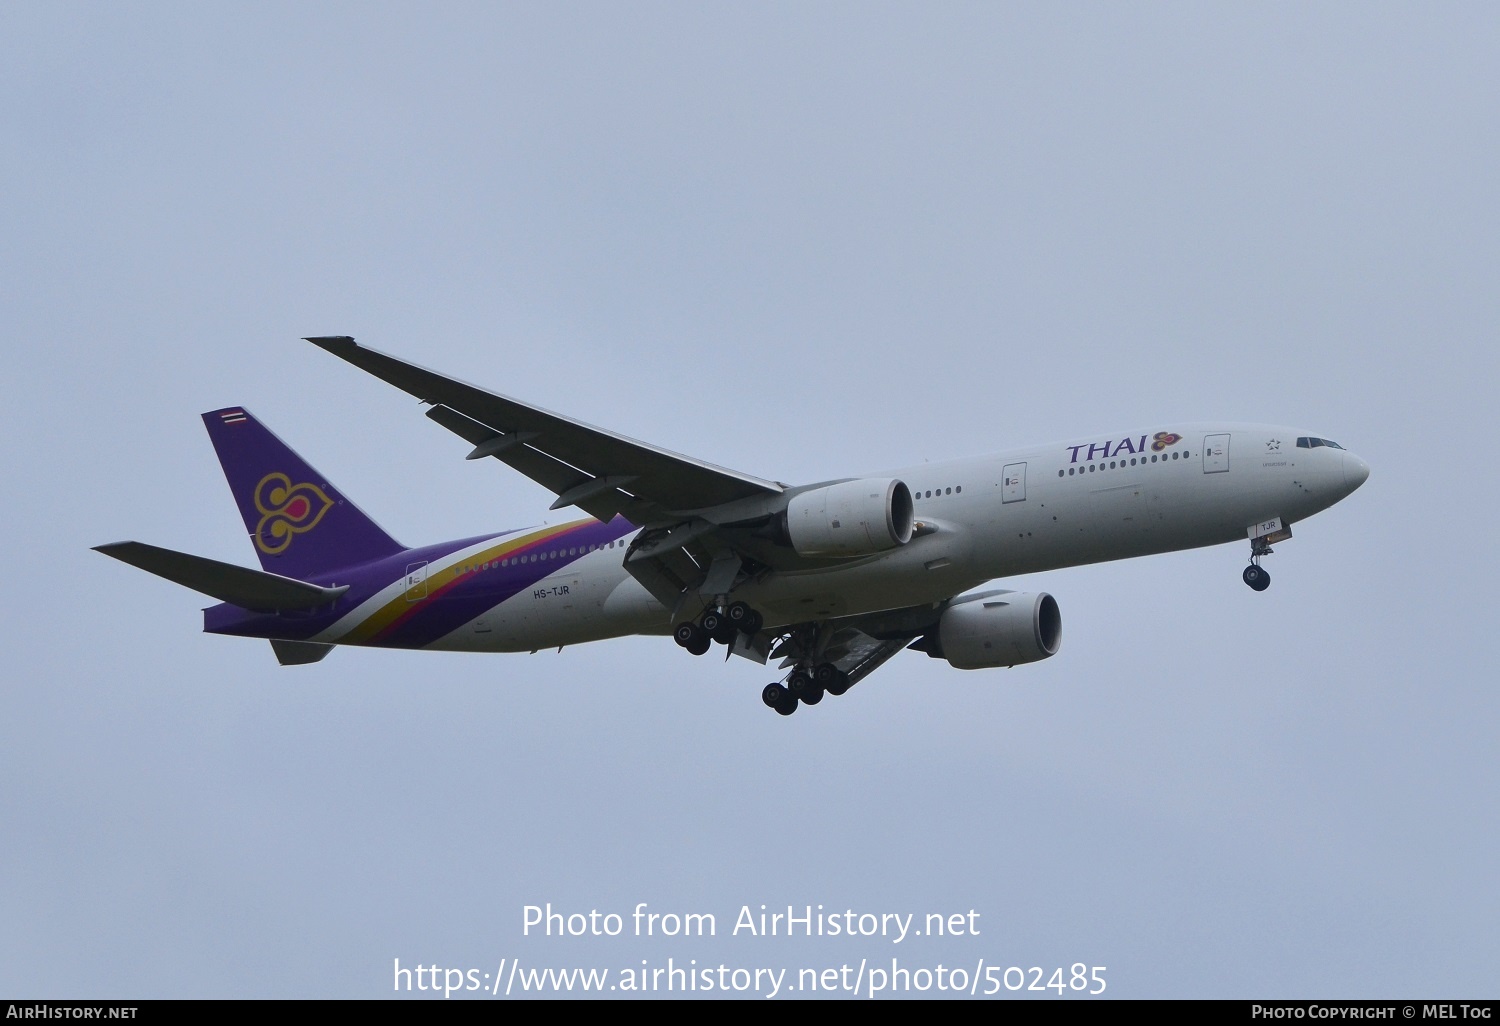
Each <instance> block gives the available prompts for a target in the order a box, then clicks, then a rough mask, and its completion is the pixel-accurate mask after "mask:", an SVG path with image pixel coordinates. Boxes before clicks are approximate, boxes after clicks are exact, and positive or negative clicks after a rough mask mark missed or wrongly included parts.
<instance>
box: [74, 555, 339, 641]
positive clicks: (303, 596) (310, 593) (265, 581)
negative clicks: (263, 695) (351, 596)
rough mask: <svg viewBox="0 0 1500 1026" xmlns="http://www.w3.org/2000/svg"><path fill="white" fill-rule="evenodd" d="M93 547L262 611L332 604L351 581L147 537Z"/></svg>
mask: <svg viewBox="0 0 1500 1026" xmlns="http://www.w3.org/2000/svg"><path fill="white" fill-rule="evenodd" d="M94 551H95V552H102V553H104V554H105V555H106V556H113V557H114V558H116V559H118V560H120V561H121V562H122V563H129V564H130V565H131V566H134V567H139V568H140V569H142V570H145V571H146V572H147V573H152V574H155V575H156V576H158V577H165V578H166V579H167V580H169V581H171V582H172V583H174V584H180V585H182V586H183V587H185V588H192V589H193V590H194V591H197V592H202V593H203V594H204V595H208V596H210V597H212V598H216V599H218V600H219V601H220V602H228V603H230V604H231V605H236V606H241V607H243V608H245V609H253V610H256V611H258V612H273V611H277V610H291V609H315V608H317V607H318V606H326V605H328V603H330V602H332V601H333V600H334V599H336V598H338V597H339V596H340V595H342V594H344V592H346V591H348V590H349V586H348V585H347V584H346V585H344V586H342V587H339V588H320V587H319V586H318V585H316V584H308V583H306V582H305V581H298V580H293V579H292V578H290V577H282V576H281V575H279V574H268V573H265V572H263V571H260V570H251V569H249V568H247V567H243V566H235V565H234V564H233V563H220V562H219V561H218V560H216V559H205V558H204V557H203V556H191V555H189V554H187V553H186V552H176V551H173V550H172V549H163V548H158V547H157V546H155V545H146V544H144V543H142V542H135V541H126V542H112V543H110V544H108V545H95V546H94ZM283 661H284V660H283Z"/></svg>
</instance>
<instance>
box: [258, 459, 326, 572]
mask: <svg viewBox="0 0 1500 1026" xmlns="http://www.w3.org/2000/svg"><path fill="white" fill-rule="evenodd" d="M255 508H256V510H257V511H258V512H259V513H260V515H261V517H260V522H259V523H258V524H256V525H255V546H256V548H258V549H260V551H262V552H264V553H266V554H267V555H270V556H274V555H277V554H278V553H281V552H284V551H286V547H287V546H288V545H290V544H291V543H292V536H293V535H297V534H302V533H303V532H304V531H311V530H312V529H313V528H314V527H317V526H318V521H319V520H322V519H323V514H324V513H327V512H328V511H329V510H330V509H331V508H333V500H332V499H330V498H329V497H328V495H327V494H326V493H325V492H324V491H323V489H321V488H319V487H318V486H317V485H315V484H308V483H306V482H304V483H302V484H295V485H294V484H292V479H291V478H289V477H287V476H286V475H285V474H281V473H273V474H267V475H266V476H265V477H263V478H261V479H260V484H258V485H256V486H255Z"/></svg>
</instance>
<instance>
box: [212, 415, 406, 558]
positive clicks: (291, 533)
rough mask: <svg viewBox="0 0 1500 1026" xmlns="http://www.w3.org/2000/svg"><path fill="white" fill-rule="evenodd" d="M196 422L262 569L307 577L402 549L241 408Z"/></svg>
mask: <svg viewBox="0 0 1500 1026" xmlns="http://www.w3.org/2000/svg"><path fill="white" fill-rule="evenodd" d="M203 424H204V426H205V427H207V428H208V437H209V438H210V439H212V440H213V443H214V451H215V452H217V453H218V454H219V464H220V465H221V466H222V467H223V468H224V476H225V477H226V478H228V479H229V489H230V491H232V492H233V493H234V501H235V503H236V504H237V505H238V506H239V507H240V516H242V517H244V518H245V529H246V530H248V531H249V532H250V540H251V541H252V542H254V543H255V552H256V555H258V556H260V565H261V566H262V567H263V568H264V569H265V570H267V571H268V572H270V573H275V574H281V575H283V576H285V577H295V578H297V579H298V580H307V579H309V578H311V577H316V576H318V575H319V574H322V573H324V572H326V571H329V570H337V569H340V568H342V567H347V566H353V565H355V564H357V563H366V562H370V561H371V560H376V559H380V558H382V557H384V556H390V555H394V554H395V553H397V552H400V551H402V549H403V548H404V546H402V545H400V544H398V543H397V542H396V540H395V539H393V538H392V537H391V536H390V535H388V534H386V533H385V532H384V531H382V530H381V529H380V526H379V525H378V524H376V523H375V521H373V520H371V519H370V518H369V517H367V516H365V515H364V513H362V512H361V511H360V509H359V507H358V506H356V505H354V503H352V502H350V501H349V500H348V499H346V498H344V496H343V495H341V494H340V493H339V491H338V490H337V489H336V488H334V487H333V485H331V484H329V483H328V479H327V478H325V477H323V475H321V474H319V473H318V472H317V471H316V470H314V469H313V468H312V467H310V466H308V465H307V463H306V462H305V461H304V460H303V459H302V457H300V456H298V455H297V454H296V453H294V452H292V450H291V449H290V448H288V447H287V445H286V443H285V442H283V441H282V440H281V439H279V438H277V437H276V436H275V435H273V434H272V433H271V432H270V431H268V430H266V428H265V426H264V425H262V424H261V423H260V421H258V420H256V419H255V418H254V417H252V416H251V415H250V413H249V412H248V411H247V410H246V409H245V408H244V407H242V406H232V407H229V408H228V409H224V410H214V411H213V412H212V413H205V414H204V415H203Z"/></svg>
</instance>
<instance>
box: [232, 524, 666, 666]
mask: <svg viewBox="0 0 1500 1026" xmlns="http://www.w3.org/2000/svg"><path fill="white" fill-rule="evenodd" d="M635 530H636V528H635V526H634V525H633V524H631V523H630V522H629V521H627V520H625V519H623V518H622V517H615V518H614V519H613V520H612V521H610V522H609V523H607V524H604V523H600V522H599V521H597V520H588V521H579V522H577V523H573V524H566V525H563V526H561V527H559V528H556V529H554V530H553V531H551V532H549V533H547V534H544V535H542V536H541V537H539V538H537V539H536V540H535V541H533V542H530V543H528V544H526V545H524V546H522V547H520V548H518V549H515V550H513V551H511V552H508V553H507V554H506V556H505V558H507V559H511V560H517V559H520V558H523V557H526V556H529V555H530V554H532V553H536V554H538V555H540V554H541V553H543V552H551V551H553V550H555V549H560V548H564V547H566V548H574V547H577V548H579V549H580V550H582V551H581V552H580V553H579V554H578V555H576V556H562V557H558V558H555V559H538V560H537V561H536V562H535V563H532V562H526V563H524V564H514V565H510V566H495V567H493V568H491V569H489V570H483V571H470V572H466V573H459V574H455V573H454V572H453V570H452V568H448V569H442V570H436V571H434V572H433V573H432V574H431V575H430V576H429V577H428V578H427V597H426V598H423V599H419V600H417V601H414V602H412V603H411V604H410V606H409V607H408V608H407V609H405V610H403V611H402V613H401V615H400V616H398V617H397V618H396V619H395V620H394V621H392V622H391V623H390V624H388V625H386V626H385V627H384V628H382V629H381V630H380V631H379V632H377V633H376V634H375V635H374V636H372V637H370V638H368V639H365V640H362V641H359V642H355V644H362V645H371V646H377V647H382V648H421V647H423V646H425V645H429V644H431V643H432V642H434V641H436V640H438V639H439V638H441V637H443V636H445V635H447V634H450V633H452V632H453V631H455V630H457V629H458V628H460V627H462V626H463V625H464V624H466V623H468V622H469V621H471V620H473V619H474V618H475V617H478V616H480V615H481V614H483V613H484V612H485V611H486V610H488V609H493V608H494V607H495V606H497V605H499V604H500V603H502V602H504V601H505V600H506V599H509V598H512V597H513V596H515V595H516V594H518V593H519V592H521V591H524V590H525V589H526V588H529V587H532V586H533V585H535V584H536V583H537V582H538V581H541V580H543V579H545V578H547V577H552V576H555V575H557V574H558V573H560V572H563V570H564V568H566V567H567V566H569V565H571V564H573V563H576V562H577V561H578V560H580V559H583V558H584V557H585V556H586V555H589V554H590V553H589V552H588V549H589V547H590V546H592V545H606V544H608V543H609V542H612V541H617V540H619V539H620V538H623V537H624V536H626V535H628V534H631V533H632V532H634V531H635ZM525 533H526V532H525V531H524V530H523V531H507V532H503V533H501V534H493V535H478V536H476V537H473V538H464V539H461V540H459V541H451V542H443V543H441V544H438V545H428V546H423V547H422V548H417V549H406V550H404V551H403V552H400V553H398V554H396V555H394V556H391V557H389V558H387V559H382V560H379V561H377V562H375V563H371V564H368V565H365V566H359V567H352V568H349V569H346V570H344V571H341V572H340V573H339V574H337V575H336V578H330V579H327V580H320V579H316V578H314V579H313V580H312V583H314V584H320V585H324V586H341V585H345V584H347V585H349V586H350V587H349V591H348V592H347V593H345V594H344V595H343V597H341V598H340V599H339V600H338V601H337V602H336V603H334V604H333V605H332V606H331V607H329V608H328V609H319V610H312V611H310V612H305V613H281V614H276V613H256V612H252V611H249V610H246V609H242V608H240V607H239V606H233V605H229V604H228V603H221V604H220V605H217V606H210V607H209V608H207V609H205V610H204V611H203V629H204V630H205V631H207V632H208V633H211V634H230V635H237V636H240V637H250V638H283V639H286V640H291V641H299V640H306V639H308V638H312V637H316V636H317V635H319V634H321V633H322V632H323V631H326V630H327V629H328V628H329V627H331V626H333V625H334V624H335V623H337V622H338V621H339V620H341V619H343V618H344V617H345V616H347V615H349V612H350V610H352V609H354V608H356V607H357V606H358V605H360V604H361V603H362V602H365V601H366V600H368V599H369V598H370V597H371V596H372V595H375V594H378V593H379V592H380V591H382V590H384V589H385V588H388V587H389V586H390V585H391V583H392V582H394V581H399V580H401V579H403V578H404V577H405V576H406V571H407V568H408V567H409V566H411V565H412V564H414V563H424V562H425V563H438V562H442V561H443V560H445V559H447V558H448V557H449V556H451V555H452V554H453V553H455V552H458V551H461V550H463V549H467V548H472V547H474V546H476V545H479V544H482V543H484V542H492V543H494V544H496V545H499V544H502V543H503V542H504V541H505V539H508V538H511V537H514V536H516V535H518V534H525ZM564 543H566V544H564ZM620 558H621V559H622V560H623V558H624V552H623V551H621V553H620Z"/></svg>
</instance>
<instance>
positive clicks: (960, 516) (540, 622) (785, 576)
mask: <svg viewBox="0 0 1500 1026" xmlns="http://www.w3.org/2000/svg"><path fill="white" fill-rule="evenodd" d="M1300 437H1304V438H1305V437H1306V436H1305V433H1304V434H1303V435H1301V436H1300ZM1298 438H1299V432H1298V431H1296V430H1294V429H1291V428H1280V427H1268V426H1264V425H1253V424H1193V425H1187V426H1185V427H1184V426H1179V427H1177V428H1175V429H1174V430H1173V431H1171V432H1165V431H1158V430H1155V429H1149V430H1145V431H1137V432H1134V433H1125V434H1121V435H1115V436H1102V435H1101V436H1095V437H1093V438H1088V439H1084V440H1081V441H1072V442H1065V443H1053V444H1050V445H1041V446H1035V447H1031V448H1025V449H1016V450H1012V451H1009V452H1004V453H998V454H995V455H990V456H980V457H974V458H968V459H958V460H950V461H947V462H942V463H924V464H921V465H918V466H913V467H904V468H901V469H898V470H895V471H890V472H883V473H882V474H880V475H877V476H879V477H882V478H884V477H895V478H899V479H900V480H902V481H904V482H905V483H906V485H907V486H908V487H909V488H910V490H911V493H912V495H913V497H914V499H915V508H916V519H917V521H918V522H919V525H921V526H920V527H919V530H918V533H917V536H916V537H913V538H912V539H911V541H909V542H908V543H907V544H905V545H901V546H899V547H896V548H893V549H890V550H888V551H885V552H881V553H878V554H875V555H870V556H864V557H858V558H853V559H847V560H842V561H838V562H835V563H833V564H832V565H827V566H821V567H819V568H817V569H809V570H799V571H790V572H789V571H777V572H772V573H769V574H765V575H763V576H761V577H760V578H758V579H754V580H750V581H747V582H745V583H743V584H742V585H741V586H740V587H738V588H737V589H735V591H734V598H735V599H736V600H739V601H744V602H746V603H749V604H750V605H751V606H752V607H754V608H755V609H756V610H758V611H760V612H761V614H762V615H763V616H764V617H765V623H766V625H767V626H776V625H779V624H789V623H802V622H806V621H810V620H820V619H827V618H830V617H840V616H849V615H855V614H861V613H869V612H876V611H880V610H885V609H894V608H902V607H908V606H916V605H922V604H927V603H936V602H941V601H943V600H945V599H948V598H951V597H952V596H954V595H957V594H959V593H961V592H963V591H967V590H969V589H971V588H974V587H977V586H978V585H981V584H983V583H985V582H986V581H990V580H993V579H995V578H1002V577H1011V576H1015V575H1019V574H1029V573H1035V572H1038V571H1043V570H1052V569H1057V568H1060V567H1067V566H1077V565H1080V564H1084V563H1098V562H1105V561H1108V560H1115V559H1125V558H1129V557H1132V556H1144V555H1150V554H1152V553H1158V552H1168V551H1174V550H1178V549H1188V548H1196V547H1199V546H1204V545H1215V544H1219V543H1223V542H1233V541H1239V540H1243V539H1245V538H1246V537H1247V531H1248V529H1249V528H1251V527H1252V526H1253V525H1255V524H1258V523H1260V522H1263V521H1269V520H1272V519H1273V518H1280V519H1281V520H1282V522H1283V523H1284V524H1286V525H1288V526H1289V525H1290V524H1291V523H1293V522H1295V521H1298V520H1302V519H1304V518H1306V517H1308V516H1311V515H1312V514H1314V513H1317V512H1318V511H1320V510H1323V509H1326V508H1327V507H1329V506H1331V505H1332V504H1333V503H1335V502H1337V501H1339V500H1340V499H1342V498H1343V497H1344V496H1346V495H1348V494H1349V493H1350V492H1352V491H1353V490H1354V489H1355V488H1357V487H1358V486H1359V484H1360V483H1362V482H1363V481H1364V480H1365V478H1366V476H1368V473H1369V470H1368V467H1366V466H1365V464H1364V463H1363V461H1361V460H1360V459H1359V458H1358V457H1356V456H1354V455H1353V454H1352V453H1349V452H1347V451H1345V450H1343V449H1340V448H1336V447H1331V446H1326V445H1320V446H1319V447H1313V448H1305V447H1299V446H1298V444H1297V442H1298ZM545 530H547V529H537V531H536V532H532V533H541V532H544V531H545ZM527 533H528V532H515V534H514V535H513V536H507V537H516V538H519V537H521V536H524V535H526V534H527ZM626 541H628V538H627V539H622V540H621V541H620V542H618V543H617V544H615V545H612V546H604V547H599V548H597V549H595V550H593V551H589V552H586V553H584V554H580V555H577V556H576V557H570V558H565V559H559V560H558V569H557V571H556V573H555V574H553V575H549V576H546V577H545V578H544V579H543V580H541V581H540V582H538V583H535V584H534V585H531V586H528V587H525V588H523V589H522V590H521V591H519V592H516V591H515V588H514V587H513V586H512V587H508V588H507V587H506V586H505V581H506V570H507V567H506V566H505V565H500V564H501V563H502V562H503V561H498V560H497V561H496V562H497V565H496V566H495V567H494V578H493V579H494V581H495V584H496V602H495V604H494V605H492V606H490V607H488V608H487V609H486V610H485V611H484V612H483V613H482V614H481V615H477V616H475V617H474V618H473V619H472V620H470V621H469V622H467V623H465V624H464V625H463V626H462V627H459V628H458V629H456V630H453V631H452V632H451V633H449V634H447V635H446V636H444V637H442V638H439V639H438V640H437V641H435V642H433V643H431V644H429V645H428V646H427V647H429V648H435V649H450V650H463V651H487V652H495V651H526V650H536V649H541V648H547V647H554V646H560V645H570V644H578V643H581V642H585V641H596V640H600V639H604V638H610V637H619V636H622V635H628V634H639V633H652V634H657V633H665V632H668V631H670V629H671V626H672V623H671V619H672V614H673V611H672V610H669V609H667V608H666V607H664V606H663V605H662V604H661V603H659V602H658V601H656V600H655V599H654V598H652V597H651V596H650V595H649V594H648V593H647V592H646V590H645V589H644V588H642V587H641V585H640V584H638V583H637V582H636V580H635V578H633V577H632V576H630V574H628V573H627V572H626V571H625V569H624V568H623V566H622V557H623V556H624V551H625V548H624V546H625V542H626ZM495 544H496V542H495V540H494V539H488V540H486V541H483V542H478V543H476V544H475V545H474V546H472V547H471V548H469V549H465V550H461V551H459V552H456V553H453V554H452V555H451V556H448V557H445V558H444V560H442V561H441V562H434V563H433V564H432V565H431V566H430V567H428V568H427V570H426V572H427V574H428V575H430V577H431V578H432V579H435V580H440V579H442V577H443V575H444V574H453V573H459V572H464V571H465V569H466V568H469V567H472V566H473V565H474V561H475V560H476V559H477V558H479V556H480V554H481V553H483V552H485V551H493V549H494V547H495ZM565 555H567V554H566V553H565ZM486 565H487V564H486ZM406 584H407V582H406V581H404V580H400V579H398V580H395V581H393V582H392V584H391V586H390V588H388V589H387V590H385V591H383V592H381V593H380V594H377V595H375V596H373V597H371V598H370V599H368V600H366V601H365V602H362V603H360V604H359V606H358V607H356V608H355V609H353V610H351V611H350V612H349V613H348V614H347V615H346V616H344V617H342V618H340V620H339V621H338V622H337V623H335V624H334V625H333V626H331V627H330V628H329V629H328V630H327V631H325V632H323V633H322V634H321V635H319V636H318V637H316V638H314V639H312V640H315V641H320V642H333V643H338V642H345V643H350V642H352V643H355V644H358V643H360V640H359V629H360V625H361V624H362V623H364V622H365V621H366V620H367V619H368V618H370V617H371V616H373V615H376V614H377V613H378V611H379V610H380V609H381V608H389V607H390V606H391V604H392V603H395V602H397V601H399V600H400V597H401V595H402V593H403V590H404V589H405V587H406ZM502 596H503V597H502Z"/></svg>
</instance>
